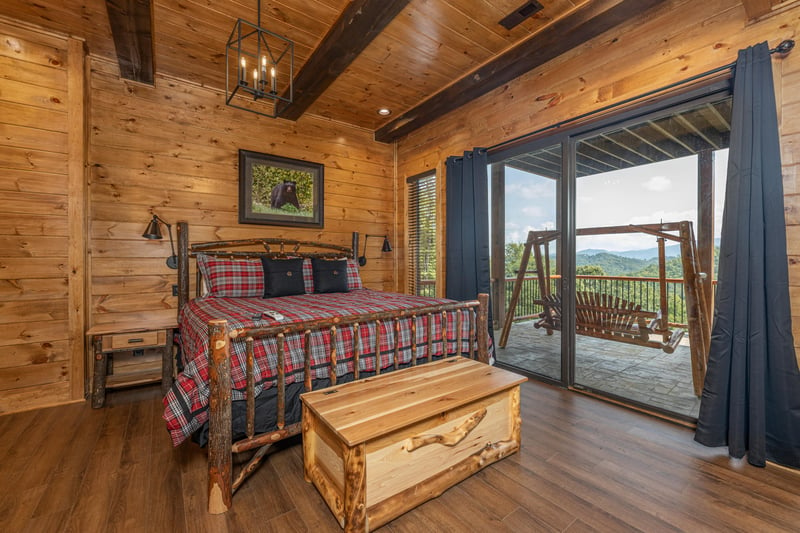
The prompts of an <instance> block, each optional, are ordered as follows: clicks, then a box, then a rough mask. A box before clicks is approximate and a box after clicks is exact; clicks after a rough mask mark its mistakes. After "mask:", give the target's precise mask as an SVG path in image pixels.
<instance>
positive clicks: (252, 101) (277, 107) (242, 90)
mask: <svg viewBox="0 0 800 533" xmlns="http://www.w3.org/2000/svg"><path fill="white" fill-rule="evenodd" d="M257 9H258V22H257V24H253V23H252V22H247V21H246V20H243V19H238V20H237V21H236V24H235V25H234V26H233V31H231V35H230V37H228V44H227V46H226V48H225V103H226V104H228V105H229V106H231V107H235V108H237V109H243V110H245V111H250V112H251V113H255V114H257V115H262V116H266V117H272V118H276V117H278V116H279V115H280V113H281V111H282V110H283V109H284V108H285V107H286V106H287V105H289V104H291V103H292V100H293V98H294V87H293V85H292V80H293V79H294V43H293V42H292V41H290V40H289V39H287V38H286V37H282V36H280V35H278V34H276V33H273V32H271V31H269V30H265V29H264V28H262V27H261V0H258V8H257Z"/></svg>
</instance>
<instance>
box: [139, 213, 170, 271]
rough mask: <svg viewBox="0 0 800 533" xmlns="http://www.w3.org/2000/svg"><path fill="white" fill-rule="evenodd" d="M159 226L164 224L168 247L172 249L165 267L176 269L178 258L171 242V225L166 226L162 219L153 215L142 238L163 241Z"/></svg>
mask: <svg viewBox="0 0 800 533" xmlns="http://www.w3.org/2000/svg"><path fill="white" fill-rule="evenodd" d="M159 224H164V225H165V226H166V227H167V232H168V233H169V246H170V248H171V249H172V255H171V256H169V257H167V266H168V267H169V268H178V256H177V255H175V243H174V242H173V241H172V224H167V223H166V222H164V219H162V218H161V217H159V216H158V215H156V214H153V219H152V220H151V221H150V223H149V224H147V229H146V230H144V233H142V237H144V238H145V239H163V238H164V237H163V236H162V235H161V226H160V225H159Z"/></svg>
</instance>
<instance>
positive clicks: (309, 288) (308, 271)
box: [303, 257, 314, 294]
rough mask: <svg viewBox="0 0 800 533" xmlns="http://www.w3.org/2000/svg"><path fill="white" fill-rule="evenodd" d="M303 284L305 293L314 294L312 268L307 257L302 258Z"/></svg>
mask: <svg viewBox="0 0 800 533" xmlns="http://www.w3.org/2000/svg"><path fill="white" fill-rule="evenodd" d="M303 284H304V285H305V286H306V294H314V269H313V268H312V266H311V259H309V258H308V257H306V258H305V259H303Z"/></svg>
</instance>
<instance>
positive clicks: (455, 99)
mask: <svg viewBox="0 0 800 533" xmlns="http://www.w3.org/2000/svg"><path fill="white" fill-rule="evenodd" d="M524 3H525V1H524V0H349V1H348V0H263V1H262V2H261V11H262V25H263V26H264V27H266V28H267V29H269V30H271V31H274V32H276V33H279V34H281V35H283V36H285V37H287V38H289V39H291V40H292V41H294V43H295V73H296V75H295V91H296V98H295V100H296V102H295V104H293V106H292V108H290V109H288V110H287V112H286V117H287V118H290V119H293V120H294V119H297V118H299V117H300V116H302V114H304V113H308V114H313V115H318V116H324V117H328V118H330V119H333V120H336V121H341V122H344V123H348V124H352V125H355V126H359V127H362V128H366V129H369V130H372V131H375V134H376V139H377V140H380V141H384V142H390V141H392V140H395V139H397V138H399V137H401V136H403V135H405V134H407V133H408V132H410V131H413V130H414V129H416V128H418V127H421V126H422V125H424V124H426V123H428V122H430V121H431V120H434V119H435V118H438V117H439V116H442V115H443V114H445V113H448V112H450V111H452V110H453V109H455V108H457V107H458V106H460V105H462V104H463V103H464V102H466V101H469V100H472V99H474V98H476V97H477V96H480V95H481V94H484V93H486V92H488V91H490V90H492V89H494V88H496V87H499V86H501V85H502V84H504V83H507V82H508V81H510V80H511V79H514V78H516V77H518V76H520V75H522V74H524V73H525V72H528V71H529V70H531V69H533V68H535V67H537V66H539V65H541V64H543V63H545V62H547V61H549V60H551V59H553V58H554V57H556V56H558V55H560V54H562V53H564V52H567V51H569V50H570V49H572V48H574V47H575V46H578V45H580V44H581V43H583V42H585V41H587V40H589V39H591V38H593V37H595V36H597V35H599V34H600V33H603V32H605V31H607V30H608V29H610V28H612V27H614V26H616V25H618V24H620V23H622V22H624V21H626V20H628V19H630V18H631V17H637V16H640V15H642V13H644V12H646V11H647V10H648V9H651V8H652V7H654V6H656V5H658V4H662V3H665V0H540V3H541V5H542V9H541V11H539V12H538V13H536V14H535V15H533V16H532V17H530V18H527V19H525V20H523V21H522V22H521V23H520V24H519V25H518V26H516V27H514V28H512V29H510V30H509V29H506V28H504V27H503V26H502V25H500V21H501V20H502V19H503V18H505V17H506V16H507V15H509V14H510V13H512V12H514V11H516V10H517V9H519V8H520V7H521V6H522V5H523V4H524ZM780 3H782V2H780V1H777V0H746V1H744V4H745V6H746V7H748V6H749V7H748V15H752V16H757V14H758V13H762V14H763V12H764V10H765V9H766V10H768V9H769V7H770V6H772V7H774V5H775V4H780ZM256 5H257V0H83V1H80V2H77V1H74V0H3V2H2V7H0V14H2V15H5V16H8V17H10V18H13V19H17V20H22V21H24V22H29V23H33V24H37V25H39V26H43V27H45V28H48V29H52V30H57V31H62V32H66V33H70V34H73V35H76V36H79V37H83V38H85V39H86V42H87V47H88V49H89V52H90V53H92V54H95V55H98V56H101V57H106V58H112V59H114V60H117V59H118V56H119V62H120V65H121V67H123V68H122V69H121V71H122V72H123V76H126V77H129V78H130V77H137V76H141V72H144V73H145V76H144V77H140V78H139V79H142V80H144V81H149V80H148V79H147V77H146V74H147V71H148V67H149V65H148V64H147V58H146V57H144V56H146V53H147V50H149V49H150V42H149V41H148V39H151V40H152V50H154V56H153V58H152V65H153V66H154V68H155V72H156V73H160V74H165V75H169V76H173V77H177V78H181V79H186V80H190V81H193V82H197V83H200V84H202V85H205V86H209V87H215V88H220V89H224V87H225V43H226V41H227V39H228V36H229V34H230V32H231V29H232V28H233V25H234V23H235V22H236V19H237V18H242V19H245V20H247V21H249V22H253V23H255V22H256V20H257V9H256ZM143 9H144V10H146V9H150V10H151V13H152V26H150V25H149V24H148V23H149V22H150V21H148V20H147V19H146V17H143V16H142V10H143ZM145 12H146V11H145ZM109 13H110V14H111V15H112V16H111V19H110V18H109ZM115 19H116V22H115ZM112 23H114V31H113V32H112ZM326 36H328V37H327V38H326ZM115 38H116V41H117V44H116V46H115ZM126 65H127V66H128V67H129V68H128V71H127V72H126V68H125V66H126ZM306 65H308V68H307V69H304V68H303V67H304V66H306ZM131 73H133V74H131ZM381 107H386V108H389V109H391V110H392V115H391V116H389V117H382V116H379V115H378V114H377V110H378V109H379V108H381Z"/></svg>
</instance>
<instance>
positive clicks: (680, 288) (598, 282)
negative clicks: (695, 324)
mask: <svg viewBox="0 0 800 533" xmlns="http://www.w3.org/2000/svg"><path fill="white" fill-rule="evenodd" d="M575 277H576V278H577V283H576V289H577V290H579V291H590V292H598V293H603V294H609V295H612V296H617V297H619V298H624V299H625V300H628V301H629V302H636V303H640V304H642V308H643V309H647V310H650V311H656V310H658V309H659V307H660V305H661V304H660V301H661V293H660V287H659V279H658V278H638V277H630V276H585V275H578V276H575ZM560 278H561V276H551V277H550V292H551V293H554V292H556V291H557V290H558V282H559V280H560ZM516 281H517V280H516V278H506V279H505V280H504V289H505V296H506V298H505V300H506V309H505V312H506V313H508V304H509V302H510V301H511V294H512V293H513V291H514V283H516ZM666 281H667V306H668V307H669V322H670V324H671V325H673V326H679V327H680V326H682V327H686V325H687V322H688V321H687V318H686V302H685V296H684V282H683V279H681V278H667V280H666ZM714 284H715V285H716V281H715V282H714ZM540 299H541V295H540V294H539V282H538V278H536V277H526V278H524V279H523V283H522V289H521V291H520V296H519V301H518V302H517V309H516V312H515V313H514V315H515V316H514V320H515V321H520V320H530V319H532V318H537V317H538V316H539V313H541V312H542V310H543V309H542V306H541V305H538V304H536V303H535V301H536V300H540Z"/></svg>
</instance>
